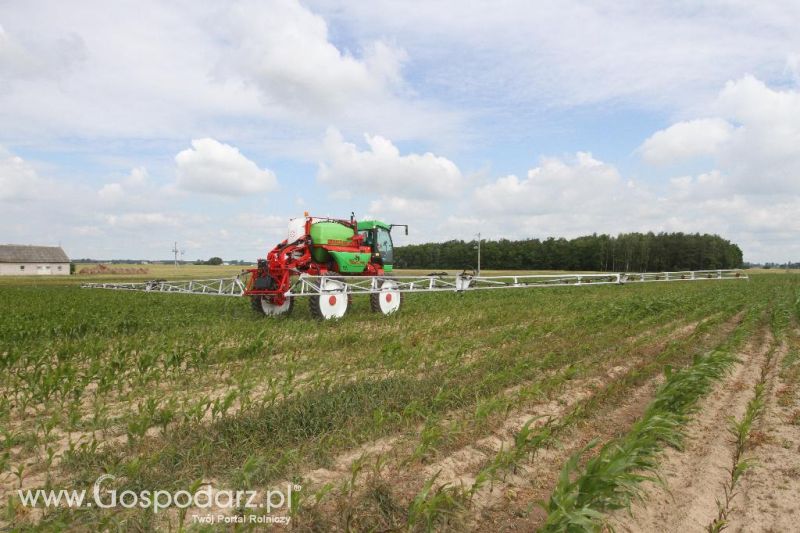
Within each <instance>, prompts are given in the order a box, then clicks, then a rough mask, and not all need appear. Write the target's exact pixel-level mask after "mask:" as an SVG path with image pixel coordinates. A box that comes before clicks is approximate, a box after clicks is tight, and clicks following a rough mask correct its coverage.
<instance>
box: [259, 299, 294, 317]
mask: <svg viewBox="0 0 800 533" xmlns="http://www.w3.org/2000/svg"><path fill="white" fill-rule="evenodd" d="M250 306H251V307H252V308H253V310H254V311H256V312H257V313H260V314H262V315H266V316H277V315H288V314H289V313H291V312H292V309H293V308H294V298H286V300H284V302H283V303H282V304H281V305H275V304H274V303H272V302H270V301H269V298H267V297H266V296H253V297H252V298H251V299H250Z"/></svg>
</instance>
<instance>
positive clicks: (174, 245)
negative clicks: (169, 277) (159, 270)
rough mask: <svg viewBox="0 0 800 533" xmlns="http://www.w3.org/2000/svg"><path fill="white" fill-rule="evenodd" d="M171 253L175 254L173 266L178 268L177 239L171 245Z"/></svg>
mask: <svg viewBox="0 0 800 533" xmlns="http://www.w3.org/2000/svg"><path fill="white" fill-rule="evenodd" d="M172 253H173V254H174V255H175V268H178V241H175V244H173V245H172Z"/></svg>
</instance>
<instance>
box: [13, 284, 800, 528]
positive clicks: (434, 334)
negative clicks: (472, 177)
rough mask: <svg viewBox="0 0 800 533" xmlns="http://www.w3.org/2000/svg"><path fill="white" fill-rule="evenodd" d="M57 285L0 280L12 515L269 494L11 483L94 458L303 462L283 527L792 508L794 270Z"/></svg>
mask: <svg viewBox="0 0 800 533" xmlns="http://www.w3.org/2000/svg"><path fill="white" fill-rule="evenodd" d="M62 283H65V282H56V281H54V280H53V281H50V280H49V281H48V282H46V283H34V282H22V281H20V280H19V279H18V280H3V281H2V282H0V310H2V311H0V497H1V498H2V500H1V501H2V503H3V507H2V511H0V529H3V528H12V529H17V530H29V529H30V530H39V529H48V530H62V529H65V528H66V529H70V528H71V529H73V530H76V531H78V530H95V531H102V530H106V529H109V530H118V529H119V530H134V531H135V530H139V531H151V530H153V529H161V530H181V529H184V530H189V531H206V530H208V531H213V530H217V529H218V528H219V527H220V524H219V521H217V522H216V523H212V524H209V523H205V522H204V521H203V517H204V516H205V515H213V516H212V517H213V518H214V520H217V518H218V517H217V515H225V516H231V517H236V516H240V517H243V518H244V517H246V516H248V515H252V514H253V513H254V511H252V509H249V508H245V507H244V506H240V507H239V508H236V507H225V508H217V507H214V508H211V509H208V508H195V507H185V508H179V507H178V506H173V507H170V508H168V509H161V510H160V511H159V512H154V510H153V509H152V508H148V507H142V506H124V505H115V506H108V508H104V507H99V506H97V505H94V506H88V505H84V506H82V507H80V508H75V507H69V506H67V505H60V506H58V507H45V506H43V505H37V506H30V505H26V504H25V503H24V502H23V501H22V500H21V496H20V494H21V493H20V489H22V490H27V489H39V488H44V489H57V490H58V489H74V488H79V489H80V488H85V489H89V490H91V488H92V485H93V483H95V480H96V479H97V478H98V477H99V476H101V475H104V474H109V475H111V476H113V477H112V478H108V479H107V481H105V482H104V485H103V487H104V490H110V489H115V490H117V492H118V493H122V492H124V491H131V492H133V493H136V494H141V493H142V491H157V490H164V491H170V492H172V493H175V492H177V491H188V492H189V493H194V492H196V491H198V490H200V489H203V488H206V489H207V490H208V491H209V493H216V492H220V491H237V490H244V491H250V490H253V491H256V494H257V497H256V500H255V501H256V502H257V503H263V498H264V497H265V496H264V495H265V494H268V492H269V491H270V490H272V489H273V488H275V487H286V486H287V483H288V484H290V486H291V487H293V488H294V489H293V493H292V498H291V505H288V504H287V505H286V506H284V507H282V508H281V509H280V510H278V511H274V510H273V513H272V514H273V515H276V514H278V515H283V516H288V517H290V519H291V520H290V523H289V525H288V526H286V525H276V526H274V527H276V528H284V529H285V528H287V527H288V528H289V529H291V530H300V531H305V530H315V531H326V530H340V531H346V530H357V531H362V530H374V531H409V530H410V531H423V530H454V531H464V530H486V531H496V530H510V531H514V530H523V531H530V530H536V529H541V530H543V531H582V530H596V529H602V528H604V527H613V528H615V529H616V530H618V531H626V530H630V531H642V530H645V531H647V530H658V531H697V530H706V529H707V530H709V531H720V530H723V529H725V528H730V529H731V530H737V529H741V530H745V531H750V530H769V529H772V530H775V531H783V530H791V529H792V528H794V527H796V524H797V523H798V520H800V514H798V513H800V512H799V511H798V506H797V505H796V504H797V495H798V494H800V329H799V326H798V320H800V276H797V275H792V274H782V273H781V274H757V275H753V276H752V279H751V280H750V281H721V282H716V281H709V282H696V283H675V284H657V283H656V284H647V285H630V286H596V287H581V288H559V289H558V290H547V289H534V290H513V291H497V292H495V291H486V292H474V293H468V294H465V295H461V296H459V295H454V294H414V295H409V296H408V297H407V298H405V301H404V307H403V309H402V310H401V311H400V312H399V313H397V314H396V315H393V316H389V317H385V316H382V315H378V314H375V313H371V312H370V309H369V302H368V300H367V299H358V298H356V299H355V300H354V307H353V309H352V312H351V313H349V314H348V315H347V316H346V317H345V318H344V319H342V320H341V321H331V322H317V321H314V320H312V319H310V318H309V316H308V314H307V313H305V312H296V313H295V314H294V315H292V316H288V317H278V318H272V319H270V318H265V317H263V316H258V315H256V314H254V313H253V312H252V310H251V309H250V305H249V302H247V301H245V300H244V299H238V298H214V297H201V296H191V295H169V294H144V293H125V292H116V291H92V290H82V289H79V288H78V287H77V285H75V284H71V285H70V284H62ZM66 283H69V282H66ZM303 303H304V302H303ZM299 305H302V303H301V304H299ZM301 311H303V310H302V309H301ZM629 511H630V512H629ZM256 514H259V515H264V514H265V513H264V512H263V510H259V511H257V512H256ZM206 518H207V517H206ZM242 522H243V523H241V522H240V523H239V524H238V525H237V526H236V527H238V528H239V529H241V530H248V529H254V530H256V529H257V530H261V529H263V528H264V527H266V526H265V525H264V524H263V523H262V524H253V523H248V522H247V520H242Z"/></svg>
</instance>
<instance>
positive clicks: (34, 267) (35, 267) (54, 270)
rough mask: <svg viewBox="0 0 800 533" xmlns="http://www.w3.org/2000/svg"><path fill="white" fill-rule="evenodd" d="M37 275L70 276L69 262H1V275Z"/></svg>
mask: <svg viewBox="0 0 800 533" xmlns="http://www.w3.org/2000/svg"><path fill="white" fill-rule="evenodd" d="M20 267H25V268H20ZM59 267H60V268H61V270H59ZM37 275H43V276H69V263H0V276H37Z"/></svg>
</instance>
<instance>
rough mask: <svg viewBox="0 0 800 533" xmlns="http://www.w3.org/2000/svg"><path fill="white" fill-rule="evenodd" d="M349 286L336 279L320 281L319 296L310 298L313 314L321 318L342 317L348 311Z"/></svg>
mask: <svg viewBox="0 0 800 533" xmlns="http://www.w3.org/2000/svg"><path fill="white" fill-rule="evenodd" d="M346 289H347V286H346V285H345V284H344V283H343V282H341V281H337V280H334V279H322V280H321V281H320V291H319V296H312V297H311V298H310V306H311V314H312V315H313V316H314V318H318V319H320V320H330V319H332V318H342V317H343V316H344V314H345V313H346V312H347V308H348V304H349V303H350V295H349V294H347V293H346Z"/></svg>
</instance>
